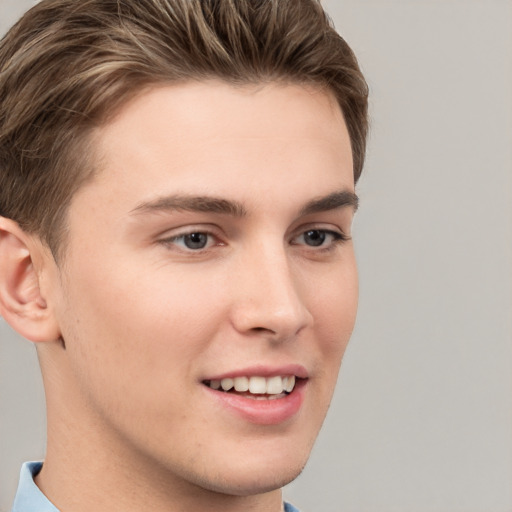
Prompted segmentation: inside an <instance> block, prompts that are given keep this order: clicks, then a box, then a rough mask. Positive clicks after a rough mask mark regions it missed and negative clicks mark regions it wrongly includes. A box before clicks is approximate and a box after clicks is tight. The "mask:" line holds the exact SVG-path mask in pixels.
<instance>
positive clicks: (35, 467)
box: [11, 462, 59, 512]
mask: <svg viewBox="0 0 512 512" xmlns="http://www.w3.org/2000/svg"><path fill="white" fill-rule="evenodd" d="M42 467H43V463H42V462H25V464H23V466H22V467H21V472H20V483H19V484H18V491H17V492H16V497H15V498H14V503H13V505H12V509H11V512H59V511H58V510H57V509H56V508H55V507H54V506H53V505H52V504H51V503H50V502H49V501H48V498H47V497H46V496H45V495H44V494H43V493H42V492H41V491H40V490H39V487H37V485H36V484H35V483H34V477H35V476H36V475H37V474H38V473H39V471H41V468H42Z"/></svg>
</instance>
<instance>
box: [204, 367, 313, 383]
mask: <svg viewBox="0 0 512 512" xmlns="http://www.w3.org/2000/svg"><path fill="white" fill-rule="evenodd" d="M288 375H295V377H298V378H299V379H307V378H308V377H309V374H308V371H307V370H306V368H305V367H304V366H302V365H300V364H287V365H282V366H268V365H255V366H250V367H247V368H237V369H236V370H231V371H226V372H222V373H218V374H215V375H211V376H208V377H207V378H205V379H203V380H222V379H227V378H234V377H256V376H257V377H276V376H288Z"/></svg>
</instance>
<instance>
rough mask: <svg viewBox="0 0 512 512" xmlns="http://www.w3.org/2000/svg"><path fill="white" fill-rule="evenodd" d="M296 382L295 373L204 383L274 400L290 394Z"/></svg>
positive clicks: (245, 394)
mask: <svg viewBox="0 0 512 512" xmlns="http://www.w3.org/2000/svg"><path fill="white" fill-rule="evenodd" d="M295 382H296V380H295V375H283V376H279V375H277V376H274V377H261V376H251V377H248V376H247V377H246V376H241V377H233V378H231V377H226V378H224V379H221V380H206V381H204V384H205V385H206V386H208V387H210V388H211V389H214V390H219V391H220V390H222V391H225V392H229V393H242V394H243V396H244V397H246V398H252V399H254V400H273V399H277V398H284V397H285V396H287V395H288V394H290V393H291V392H292V391H293V388H294V387H295Z"/></svg>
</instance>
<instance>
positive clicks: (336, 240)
mask: <svg viewBox="0 0 512 512" xmlns="http://www.w3.org/2000/svg"><path fill="white" fill-rule="evenodd" d="M314 232H316V233H317V234H320V235H321V237H324V238H323V239H322V240H321V243H320V244H319V245H309V244H306V243H294V240H297V239H298V238H300V237H304V236H306V235H307V234H308V233H311V234H312V233H314ZM193 235H203V236H206V237H207V241H206V245H205V247H198V248H195V249H194V248H190V247H180V249H179V250H182V251H183V252H187V253H197V254H203V253H205V252H207V251H209V250H210V249H211V247H215V246H223V245H226V244H224V243H222V242H218V243H213V244H212V243H210V244H209V243H208V239H209V240H210V241H211V239H212V238H214V239H217V240H219V237H218V236H217V234H216V233H214V232H212V231H209V230H204V229H197V230H195V229H194V230H190V231H187V232H185V233H180V234H178V235H175V236H172V237H169V238H165V239H162V240H160V241H159V242H160V243H161V244H163V245H165V246H167V247H171V246H176V245H178V242H180V241H181V242H183V243H185V239H186V237H190V236H193ZM328 237H331V242H330V243H328V245H327V246H325V244H324V242H325V240H326V239H327V238H328ZM350 239H351V237H350V236H347V235H346V234H345V233H342V232H338V231H333V230H330V229H322V228H315V227H312V228H309V229H306V230H305V231H302V232H300V233H299V234H298V235H297V236H294V237H293V238H292V240H291V242H290V245H296V246H297V245H304V246H305V247H308V248H309V249H311V250H313V251H315V252H329V251H332V250H334V249H335V248H336V247H337V246H338V245H340V244H343V243H344V242H347V241H348V240H350Z"/></svg>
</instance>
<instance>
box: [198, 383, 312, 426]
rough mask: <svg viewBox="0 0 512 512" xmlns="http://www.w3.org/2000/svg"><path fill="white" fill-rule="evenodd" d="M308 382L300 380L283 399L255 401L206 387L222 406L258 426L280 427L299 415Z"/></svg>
mask: <svg viewBox="0 0 512 512" xmlns="http://www.w3.org/2000/svg"><path fill="white" fill-rule="evenodd" d="M306 383H307V381H306V380H299V381H297V383H296V384H295V387H294V388H293V391H292V392H291V393H290V394H289V395H286V396H285V397H283V398H275V399H273V400H254V399H252V398H246V397H244V396H241V395H237V394H235V393H226V392H224V391H216V390H214V389H212V388H209V387H207V386H204V388H205V390H206V391H207V392H209V393H210V394H211V396H213V398H215V399H216V400H218V401H219V402H220V403H221V405H222V406H224V407H225V408H227V409H228V410H230V411H232V412H234V413H235V414H237V415H239V416H241V417H242V418H243V419H245V420H246V421H249V422H250V423H255V424H257V425H278V424H279V423H283V422H285V421H287V420H289V419H291V418H292V417H293V416H295V414H297V413H298V412H299V410H300V408H301V406H302V403H303V402H304V393H305V386H306Z"/></svg>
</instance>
